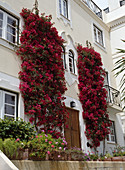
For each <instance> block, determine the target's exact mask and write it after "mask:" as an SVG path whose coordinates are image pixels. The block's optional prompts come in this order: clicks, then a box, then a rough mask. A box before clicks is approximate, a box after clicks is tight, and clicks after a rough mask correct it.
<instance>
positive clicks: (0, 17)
mask: <svg viewBox="0 0 125 170" xmlns="http://www.w3.org/2000/svg"><path fill="white" fill-rule="evenodd" d="M0 19H1V20H3V13H2V12H0Z"/></svg>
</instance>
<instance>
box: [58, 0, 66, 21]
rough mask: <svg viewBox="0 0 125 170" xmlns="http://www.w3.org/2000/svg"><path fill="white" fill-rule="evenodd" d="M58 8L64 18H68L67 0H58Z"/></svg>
mask: <svg viewBox="0 0 125 170" xmlns="http://www.w3.org/2000/svg"><path fill="white" fill-rule="evenodd" d="M59 10H60V14H62V15H63V16H64V17H65V18H68V1H67V0H59Z"/></svg>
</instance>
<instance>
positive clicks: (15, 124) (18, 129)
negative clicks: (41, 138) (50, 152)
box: [0, 119, 35, 141]
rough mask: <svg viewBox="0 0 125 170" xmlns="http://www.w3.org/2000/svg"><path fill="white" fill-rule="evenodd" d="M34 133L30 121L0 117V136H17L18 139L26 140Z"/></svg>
mask: <svg viewBox="0 0 125 170" xmlns="http://www.w3.org/2000/svg"><path fill="white" fill-rule="evenodd" d="M34 135H35V132H34V127H33V126H32V125H31V123H30V122H25V121H23V120H22V119H20V120H17V121H15V120H12V119H4V120H2V119H0V138H2V140H4V139H6V138H14V139H17V138H19V139H20V140H22V141H23V140H26V141H28V140H29V138H31V137H32V136H34Z"/></svg>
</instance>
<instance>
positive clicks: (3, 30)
mask: <svg viewBox="0 0 125 170" xmlns="http://www.w3.org/2000/svg"><path fill="white" fill-rule="evenodd" d="M18 23H19V22H18V19H16V18H15V17H13V16H11V15H10V14H8V13H7V12H5V11H3V10H2V9H0V37H1V38H3V39H6V40H8V41H9V42H12V43H14V44H15V43H17V41H18V36H17V32H18V29H17V27H18Z"/></svg>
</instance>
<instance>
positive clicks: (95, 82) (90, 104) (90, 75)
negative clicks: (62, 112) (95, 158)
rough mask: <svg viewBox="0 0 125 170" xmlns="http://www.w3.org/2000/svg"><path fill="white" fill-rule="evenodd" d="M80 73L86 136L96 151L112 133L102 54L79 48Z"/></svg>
mask: <svg viewBox="0 0 125 170" xmlns="http://www.w3.org/2000/svg"><path fill="white" fill-rule="evenodd" d="M77 51H78V73H79V85H78V86H79V90H80V94H79V98H80V101H81V103H82V108H83V119H84V120H85V124H86V130H85V134H86V137H87V139H88V140H90V142H91V144H90V146H92V147H94V148H95V149H96V148H97V147H98V146H100V141H102V140H104V139H105V138H106V136H107V135H108V134H109V133H110V131H109V127H110V125H111V122H110V120H109V116H108V114H107V103H106V96H107V92H106V89H105V88H104V87H103V85H104V75H105V73H104V70H103V69H102V62H101V57H100V54H99V53H97V52H96V51H94V50H93V49H92V48H88V47H86V48H83V47H82V46H81V45H78V47H77Z"/></svg>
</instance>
